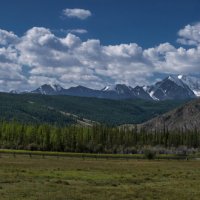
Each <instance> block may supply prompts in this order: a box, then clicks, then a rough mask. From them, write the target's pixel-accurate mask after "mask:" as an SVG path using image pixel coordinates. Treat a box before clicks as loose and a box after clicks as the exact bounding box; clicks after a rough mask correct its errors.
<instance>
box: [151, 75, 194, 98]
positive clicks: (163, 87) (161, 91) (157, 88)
mask: <svg viewBox="0 0 200 200" xmlns="http://www.w3.org/2000/svg"><path fill="white" fill-rule="evenodd" d="M148 91H149V93H150V94H151V96H152V98H153V99H158V100H166V99H190V98H195V94H194V92H193V91H192V90H191V89H190V88H189V87H188V85H186V84H185V83H184V82H182V81H181V80H180V79H179V78H178V77H176V76H169V77H167V78H165V79H164V80H162V81H160V82H157V83H156V84H155V85H153V86H151V87H149V90H148Z"/></svg>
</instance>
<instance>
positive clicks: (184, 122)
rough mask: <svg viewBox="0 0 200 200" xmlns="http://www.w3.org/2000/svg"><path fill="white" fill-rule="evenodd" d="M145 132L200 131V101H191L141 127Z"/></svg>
mask: <svg viewBox="0 0 200 200" xmlns="http://www.w3.org/2000/svg"><path fill="white" fill-rule="evenodd" d="M139 127H140V128H143V129H144V130H145V131H155V130H156V131H163V130H164V129H165V130H169V131H176V130H180V131H184V132H185V131H188V130H189V131H190V130H191V131H194V130H195V129H197V130H200V99H196V100H193V101H190V102H188V103H186V104H184V105H182V106H180V107H178V108H176V109H174V110H172V111H170V112H168V113H166V114H163V115H161V116H158V117H156V118H154V119H151V120H150V121H147V122H145V123H143V124H141V125H139Z"/></svg>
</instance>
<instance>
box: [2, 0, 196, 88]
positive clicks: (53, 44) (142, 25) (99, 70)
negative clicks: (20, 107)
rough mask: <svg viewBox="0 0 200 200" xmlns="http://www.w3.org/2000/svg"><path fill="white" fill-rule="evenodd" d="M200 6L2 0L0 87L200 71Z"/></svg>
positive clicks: (97, 84)
mask: <svg viewBox="0 0 200 200" xmlns="http://www.w3.org/2000/svg"><path fill="white" fill-rule="evenodd" d="M74 9H79V10H76V11H75V10H74ZM199 10H200V1H199V0H168V1H166V0H84V1H83V0H42V1H41V0H40V1H39V0H29V1H27V0H15V1H13V0H1V7H0V29H1V31H0V73H1V75H0V83H1V87H2V88H0V90H7V89H9V88H10V89H17V88H19V89H26V87H27V89H32V88H34V87H37V86H39V85H40V84H43V83H45V82H47V83H59V84H61V85H62V86H64V87H70V86H74V85H79V84H81V85H85V86H90V87H93V88H101V87H103V86H104V85H106V84H114V83H125V84H128V85H132V86H134V85H137V84H139V85H142V84H151V83H152V82H153V81H155V80H157V79H159V78H160V77H164V76H166V74H170V73H173V74H178V73H184V74H199V72H200V70H199V68H200V66H199V61H200V56H199V53H200V45H199V44H200V32H199V31H200V25H199V22H200V12H199ZM77 12H78V14H77ZM67 13H68V14H67ZM69 13H70V14H72V16H70V14H69ZM74 13H75V14H74Z"/></svg>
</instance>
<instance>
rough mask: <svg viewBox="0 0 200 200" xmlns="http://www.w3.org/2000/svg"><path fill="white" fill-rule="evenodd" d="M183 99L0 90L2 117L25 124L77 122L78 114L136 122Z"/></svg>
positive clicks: (106, 121) (114, 121)
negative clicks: (3, 91)
mask: <svg viewBox="0 0 200 200" xmlns="http://www.w3.org/2000/svg"><path fill="white" fill-rule="evenodd" d="M184 102H185V101H174V100H173V101H162V102H156V101H145V100H108V99H97V98H86V97H72V96H46V95H38V94H19V95H17V94H5V93H0V105H1V106H0V118H1V119H4V120H6V121H9V120H15V121H20V122H23V123H50V124H58V125H65V124H72V123H76V120H74V119H73V117H71V116H70V114H75V115H77V116H78V117H79V119H82V118H86V119H89V120H92V121H96V122H100V123H104V124H108V125H120V124H127V123H131V124H136V123H142V122H144V121H146V120H149V119H151V118H153V117H155V116H158V115H160V114H162V113H165V112H167V111H169V110H171V109H173V108H175V107H177V106H179V105H181V104H183V103H184ZM61 112H62V113H61ZM63 113H67V115H65V114H63Z"/></svg>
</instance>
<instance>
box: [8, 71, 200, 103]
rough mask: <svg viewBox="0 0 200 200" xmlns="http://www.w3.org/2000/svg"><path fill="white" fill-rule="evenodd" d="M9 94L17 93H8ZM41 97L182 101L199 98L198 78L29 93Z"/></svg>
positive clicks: (47, 87) (49, 88)
mask: <svg viewBox="0 0 200 200" xmlns="http://www.w3.org/2000/svg"><path fill="white" fill-rule="evenodd" d="M10 93H19V92H17V91H14V90H12V91H10ZM21 93H34V94H42V95H68V96H79V97H96V98H104V99H116V100H120V99H144V100H156V101H159V100H176V99H177V100H181V99H182V100H183V99H191V98H196V97H199V96H200V78H196V77H192V76H187V75H170V76H168V77H166V78H164V79H163V80H161V81H159V82H156V83H155V84H154V85H151V86H136V87H134V88H133V87H131V86H127V85H125V84H116V85H109V86H106V87H104V88H103V89H101V90H95V89H90V88H87V87H84V86H77V87H71V88H69V89H65V88H63V87H61V86H60V85H58V84H44V85H42V86H40V87H39V88H37V89H35V90H33V91H30V92H21Z"/></svg>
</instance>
